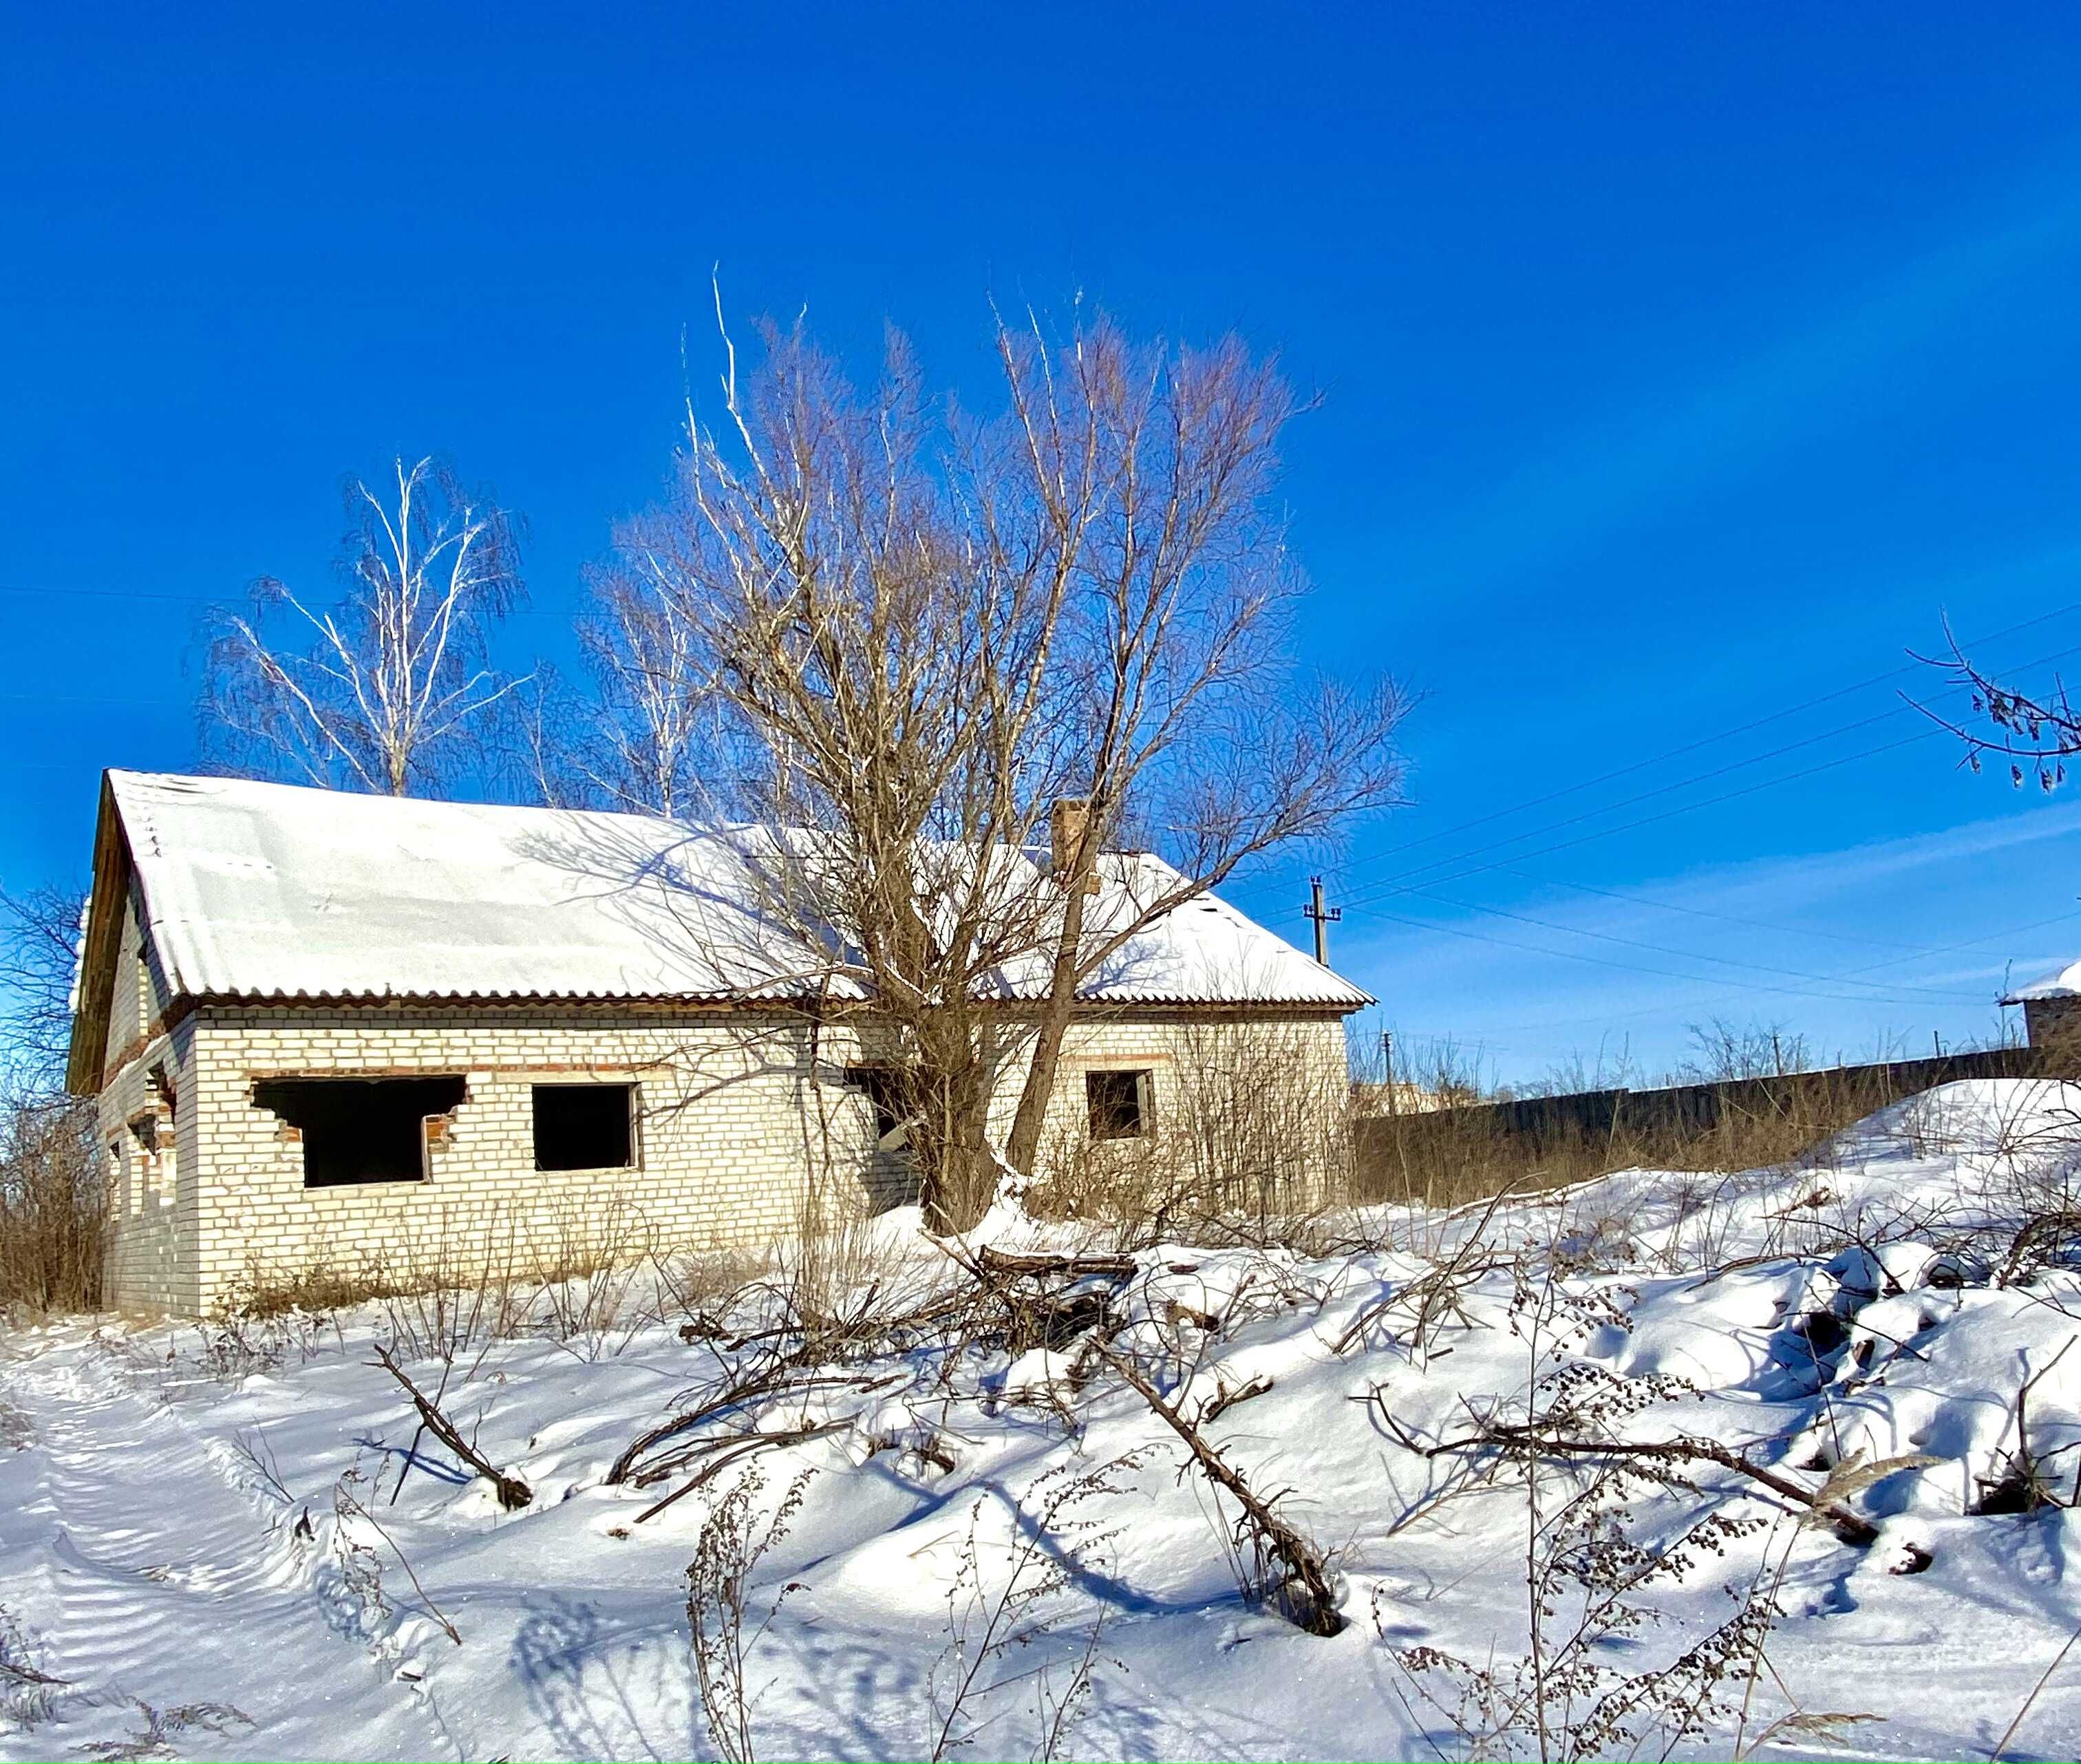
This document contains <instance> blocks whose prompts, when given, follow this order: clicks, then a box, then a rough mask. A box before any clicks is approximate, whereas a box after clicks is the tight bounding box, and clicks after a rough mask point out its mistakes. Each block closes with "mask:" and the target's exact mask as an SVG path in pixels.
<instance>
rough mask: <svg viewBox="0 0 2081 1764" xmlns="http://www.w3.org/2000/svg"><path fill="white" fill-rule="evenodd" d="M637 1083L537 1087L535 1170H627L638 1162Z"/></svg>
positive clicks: (543, 1085) (538, 1085) (542, 1085)
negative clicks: (636, 1143)
mask: <svg viewBox="0 0 2081 1764" xmlns="http://www.w3.org/2000/svg"><path fill="white" fill-rule="evenodd" d="M635 1089H636V1087H635V1086H634V1085H633V1084H537V1085H536V1086H535V1168H536V1169H538V1170H625V1169H627V1168H629V1166H630V1165H631V1164H633V1163H634V1162H635V1161H636V1160H635V1158H634V1156H633V1151H634V1147H635V1135H634V1132H633V1126H632V1121H633V1108H632V1105H633V1102H634V1101H635Z"/></svg>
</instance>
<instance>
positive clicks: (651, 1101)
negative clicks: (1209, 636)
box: [102, 955, 1343, 1315]
mask: <svg viewBox="0 0 2081 1764" xmlns="http://www.w3.org/2000/svg"><path fill="white" fill-rule="evenodd" d="M135 967H136V962H135V958H134V955H133V956H132V961H131V963H130V969H131V970H132V971H134V970H135ZM1297 1033H1298V1034H1299V1035H1300V1036H1301V1037H1302V1038H1303V1039H1304V1041H1305V1046H1306V1047H1307V1048H1308V1049H1309V1050H1310V1058H1311V1059H1319V1061H1320V1062H1321V1063H1322V1066H1323V1068H1324V1070H1325V1071H1328V1070H1330V1069H1331V1067H1334V1069H1335V1071H1336V1072H1337V1073H1338V1074H1339V1075H1340V1074H1341V1071H1342V1069H1343V1025H1342V1024H1341V1022H1339V1021H1336V1020H1335V1019H1317V1020H1313V1021H1306V1022H1304V1023H1301V1024H1300V1025H1297ZM1190 1041H1191V1037H1190V1035H1189V1034H1186V1033H1184V1032H1181V1030H1180V1029H1179V1025H1178V1023H1177V1021H1175V1018H1174V1019H1170V1020H1165V1019H1162V1018H1158V1017H1154V1016H1146V1017H1142V1018H1141V1019H1138V1020H1137V1019H1135V1018H1133V1017H1119V1018H1116V1019H1113V1020H1110V1021H1102V1022H1092V1023H1087V1024H1080V1025H1078V1026H1077V1027H1076V1028H1075V1029H1073V1031H1072V1033H1071V1038H1070V1042H1069V1045H1068V1046H1067V1047H1066V1057H1065V1059H1064V1062H1063V1067H1062V1073H1061V1075H1060V1077H1059V1080H1058V1081H1057V1085H1056V1088H1055V1092H1054V1096H1053V1101H1052V1102H1051V1106H1050V1112H1049V1132H1050V1133H1051V1134H1053V1135H1060V1134H1070V1135H1078V1134H1081V1133H1082V1132H1083V1122H1084V1118H1085V1094H1084V1083H1083V1074H1084V1072H1085V1071H1086V1070H1087V1069H1088V1067H1091V1066H1092V1065H1094V1064H1112V1065H1143V1064H1146V1065H1148V1066H1149V1067H1151V1068H1152V1069H1153V1070H1154V1071H1156V1072H1157V1073H1158V1080H1157V1125H1158V1128H1159V1130H1160V1129H1161V1127H1162V1124H1163V1122H1164V1119H1165V1116H1166V1112H1167V1102H1166V1097H1167V1095H1169V1096H1175V1073H1176V1069H1177V1064H1178V1061H1179V1059H1180V1057H1181V1055H1182V1054H1183V1053H1185V1052H1187V1051H1188V1043H1189V1042H1190ZM114 1042H115V1036H114V1034H113V1033H112V1032H111V1044H113V1043H114ZM848 1051H849V1050H848V1047H847V1045H846V1044H845V1043H844V1042H843V1040H842V1039H838V1038H833V1037H832V1036H831V1035H830V1033H829V1032H828V1031H826V1035H825V1038H824V1040H823V1042H822V1045H821V1047H820V1049H819V1054H818V1059H817V1061H816V1062H815V1066H814V1073H813V1071H812V1061H811V1059H810V1056H809V1043H808V1031H807V1029H806V1027H805V1025H803V1024H802V1023H801V1021H799V1020H795V1019H786V1018H776V1019H771V1020H765V1021H758V1020H754V1019H751V1018H750V1017H747V1016H746V1014H745V1013H688V1012H671V1011H646V1010H643V1009H640V1008H627V1009H620V1010H616V1011H613V1012H611V1013H610V1012H604V1011H601V1010H598V1009H586V1008H576V1007H572V1008H557V1007H552V1006H548V1005H539V1004H538V1005H529V1006H525V1007H515V1008H479V1007H472V1008H453V1009H441V1008H435V1007H430V1006H399V1007H397V1008H385V1009H376V1008H326V1007H319V1006H296V1007H291V1006H282V1007H273V1008H229V1007H205V1008H202V1009H200V1010H198V1011H196V1012H195V1013H193V1014H192V1015H191V1016H189V1017H187V1018H186V1019H184V1020H183V1021H182V1022H181V1023H180V1025H179V1027H178V1028H177V1029H176V1030H175V1031H174V1034H173V1035H172V1036H170V1037H162V1038H160V1039H159V1040H158V1041H156V1042H153V1043H151V1044H150V1045H149V1046H147V1047H146V1049H145V1051H144V1053H143V1054H142V1055H141V1056H140V1057H137V1058H135V1059H132V1060H130V1061H128V1062H127V1063H125V1064H124V1066H123V1067H122V1069H121V1071H120V1072H119V1073H118V1074H117V1076H116V1078H115V1079H114V1080H113V1081H112V1082H111V1084H110V1085H109V1088H108V1089H107V1091H106V1092H105V1093H104V1094H103V1098H102V1116H103V1145H104V1147H107V1146H108V1145H110V1144H111V1143H115V1142H119V1141H121V1140H123V1138H124V1135H127V1134H128V1126H127V1125H126V1123H127V1122H128V1120H129V1118H131V1116H132V1114H135V1113H136V1112H137V1110H139V1109H142V1108H145V1107H148V1106H149V1098H150V1094H151V1093H150V1090H149V1084H148V1082H147V1078H146V1074H147V1071H149V1067H150V1066H151V1065H152V1063H153V1061H154V1060H162V1061H164V1062H166V1064H167V1067H168V1070H169V1072H170V1076H172V1078H173V1079H174V1083H175V1085H176V1088H177V1103H176V1106H175V1108H174V1122H173V1139H174V1145H173V1147H172V1148H171V1149H170V1151H167V1152H165V1153H162V1155H161V1156H160V1158H159V1159H158V1160H147V1159H143V1158H141V1157H137V1156H132V1154H133V1153H134V1151H135V1147H134V1146H132V1147H127V1148H126V1150H125V1151H124V1152H122V1153H121V1154H120V1156H124V1157H125V1158H126V1159H128V1161H129V1162H130V1164H132V1166H134V1167H133V1168H129V1169H127V1170H120V1171H119V1180H118V1183H117V1194H118V1200H117V1218H116V1232H115V1236H114V1242H113V1247H112V1248H111V1258H110V1264H109V1274H110V1282H111V1302H112V1303H116V1304H117V1305H120V1306H121V1307H125V1308H139V1309H167V1310H171V1311H177V1312H182V1313H186V1314H191V1315H192V1314H195V1313H199V1312H202V1311H207V1310H208V1309H209V1308H210V1307H212V1306H213V1305H216V1304H217V1303H221V1302H223V1301H225V1299H228V1298H230V1297H233V1296H234V1295H236V1294H237V1293H238V1291H239V1290H241V1289H242V1287H243V1286H246V1284H247V1283H249V1282H251V1281H253V1280H254V1278H256V1277H257V1278H262V1279H268V1278H280V1277H283V1276H287V1275H290V1274H294V1273H296V1272H297V1271H299V1270H301V1269H308V1268H309V1267H311V1266H313V1265H331V1266H333V1267H334V1268H338V1269H355V1268H359V1267H361V1266H364V1265H368V1264H369V1263H371V1262H373V1263H377V1264H380V1265H381V1266H382V1267H383V1268H385V1269H386V1270H388V1271H389V1272H390V1273H391V1274H393V1277H394V1278H403V1279H410V1278H423V1277H426V1276H428V1275H432V1274H445V1273H452V1274H457V1275H458V1276H462V1275H464V1274H466V1273H467V1272H468V1270H469V1269H472V1268H473V1267H475V1266H476V1265H480V1264H481V1262H483V1261H486V1260H487V1259H488V1260H490V1261H492V1262H493V1263H494V1264H503V1265H511V1266H512V1267H514V1268H515V1271H516V1272H521V1273H526V1272H529V1271H533V1270H539V1269H543V1268H546V1267H549V1266H553V1265H557V1263H558V1262H559V1261H569V1260H572V1259H578V1258H583V1257H590V1256H599V1255H604V1254H619V1255H626V1254H628V1253H629V1252H632V1251H636V1250H640V1249H641V1248H657V1249H659V1250H671V1249H678V1248H713V1247H721V1246H725V1245H737V1246H743V1247H763V1245H764V1244H768V1243H770V1242H771V1241H773V1240H775V1239H776V1238H778V1237H782V1236H787V1235H789V1234H791V1233H792V1232H793V1231H795V1230H797V1228H798V1226H799V1223H800V1222H801V1219H802V1217H803V1214H804V1206H805V1201H806V1200H807V1199H808V1198H809V1196H810V1194H811V1192H812V1186H813V1185H814V1189H815V1192H816V1193H817V1194H818V1196H819V1197H821V1198H822V1200H823V1201H825V1202H827V1203H828V1204H829V1205H830V1206H834V1207H837V1208H845V1209H852V1210H866V1211H872V1210H880V1209H881V1208H883V1207H885V1206H891V1205H897V1204H902V1203H903V1202H908V1201H910V1200H911V1199H914V1195H912V1194H910V1193H908V1192H906V1189H905V1188H904V1187H903V1185H902V1170H903V1165H902V1160H898V1159H892V1158H889V1157H886V1156H881V1157H877V1156H874V1155H873V1154H872V1145H871V1142H872V1133H873V1128H872V1109H871V1106H870V1105H869V1104H868V1101H867V1099H866V1098H865V1097H862V1096H860V1095H857V1094H856V1093H851V1092H848V1091H846V1090H844V1089H843V1088H841V1087H840V1084H839V1079H840V1076H841V1074H842V1071H843V1067H844V1066H845V1064H846V1063H847V1055H848ZM1024 1063H1025V1059H1024V1053H1023V1052H1022V1053H1020V1054H1019V1055H1018V1056H1017V1057H1016V1058H1015V1059H1013V1060H1011V1061H1010V1062H1008V1063H1007V1069H1006V1073H1005V1076H1004V1080H1003V1082H1002V1083H1001V1084H1000V1085H999V1087H998V1108H997V1109H996V1110H995V1112H994V1122H995V1125H996V1126H997V1129H998V1131H999V1132H1000V1133H1001V1132H1002V1131H1003V1129H1004V1128H1005V1127H1006V1126H1008V1125H1009V1121H1010V1115H1011V1109H1012V1107H1013V1106H1014V1105H1015V1101H1016V1097H1017V1085H1016V1082H1015V1080H1016V1077H1017V1076H1018V1075H1019V1074H1020V1073H1021V1072H1023V1070H1024ZM1167 1072H1168V1073H1170V1074H1171V1075H1172V1076H1171V1078H1170V1079H1167V1078H1166V1076H1164V1075H1165V1074H1166V1073H1167ZM434 1073H453V1074H457V1075H460V1076H462V1077H464V1079H465V1081H466V1084H467V1087H468V1088H467V1093H466V1095H465V1100H464V1101H463V1103H462V1104H461V1105H460V1107H459V1108H458V1109H456V1113H455V1114H454V1117H453V1119H452V1125H451V1126H449V1127H448V1130H447V1131H446V1132H445V1134H444V1135H442V1136H441V1137H440V1138H439V1140H438V1141H437V1142H436V1143H435V1145H434V1146H433V1147H432V1148H431V1151H430V1152H429V1155H428V1162H429V1164H430V1169H431V1174H430V1178H429V1180H427V1181H420V1182H389V1183H376V1184H367V1185H354V1186H346V1187H335V1188H318V1189H308V1188H306V1187H305V1185H304V1181H303V1153H302V1147H301V1143H299V1142H298V1140H297V1139H296V1137H295V1136H294V1135H290V1134H288V1133H285V1132H284V1124H283V1123H282V1122H280V1121H279V1120H278V1119H277V1118H275V1116H274V1115H273V1114H270V1113H269V1112H268V1111H267V1110H265V1109H260V1108H258V1107H256V1106H254V1102H253V1087H254V1083H255V1081H256V1080H261V1079H265V1078H270V1077H292V1076H323V1075H327V1074H332V1075H341V1076H344V1075H350V1074H362V1075H369V1076H374V1075H378V1074H398V1075H402V1074H434ZM588 1076H590V1077H595V1078H599V1079H602V1080H615V1081H626V1082H630V1083H633V1084H636V1085H637V1094H638V1099H639V1120H638V1130H637V1168H633V1169H629V1170H616V1171H599V1172H586V1171H578V1172H539V1171H537V1170H536V1169H535V1168H533V1162H534V1154H533V1139H532V1097H531V1094H530V1090H531V1086H532V1084H535V1083H536V1082H544V1081H549V1082H554V1081H570V1080H573V1079H574V1078H584V1077H588ZM815 1080H821V1082H818V1081H815ZM1339 1081H1340V1080H1339Z"/></svg>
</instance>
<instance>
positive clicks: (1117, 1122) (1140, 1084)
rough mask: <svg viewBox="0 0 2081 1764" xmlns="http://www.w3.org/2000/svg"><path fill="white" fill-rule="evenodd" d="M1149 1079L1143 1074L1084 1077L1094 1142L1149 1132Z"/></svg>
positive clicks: (1104, 1073) (1094, 1073)
mask: <svg viewBox="0 0 2081 1764" xmlns="http://www.w3.org/2000/svg"><path fill="white" fill-rule="evenodd" d="M1084 1102H1085V1105H1086V1106H1087V1108H1088V1109H1090V1111H1091V1137H1092V1138H1093V1139H1140V1138H1141V1135H1143V1134H1145V1133H1146V1132H1147V1131H1148V1130H1149V1116H1150V1074H1149V1073H1148V1072H1147V1071H1087V1072H1086V1073H1085V1074H1084Z"/></svg>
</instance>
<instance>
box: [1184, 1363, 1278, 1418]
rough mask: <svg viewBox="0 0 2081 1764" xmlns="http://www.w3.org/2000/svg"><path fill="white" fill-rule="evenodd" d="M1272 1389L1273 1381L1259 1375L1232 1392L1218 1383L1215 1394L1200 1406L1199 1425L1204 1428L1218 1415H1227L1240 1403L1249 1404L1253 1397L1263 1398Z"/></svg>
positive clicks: (1261, 1374)
mask: <svg viewBox="0 0 2081 1764" xmlns="http://www.w3.org/2000/svg"><path fill="white" fill-rule="evenodd" d="M1271 1388H1272V1380H1271V1379H1268V1378H1267V1377H1266V1376H1265V1375H1263V1373H1259V1375H1257V1376H1256V1377H1255V1378H1254V1379H1251V1381H1250V1382H1249V1383H1247V1384H1242V1385H1238V1387H1236V1388H1235V1389H1234V1390H1230V1388H1229V1387H1227V1386H1226V1385H1225V1384H1221V1383H1217V1384H1216V1385H1215V1387H1214V1394H1213V1396H1210V1397H1209V1398H1208V1399H1207V1400H1206V1401H1205V1402H1204V1403H1203V1404H1200V1419H1199V1421H1198V1423H1197V1425H1200V1426H1201V1427H1204V1426H1205V1425H1207V1424H1208V1423H1209V1421H1213V1419H1214V1418H1215V1417H1217V1416H1218V1415H1225V1414H1226V1413H1227V1412H1229V1411H1230V1409H1232V1408H1234V1407H1235V1406H1236V1404H1238V1403H1247V1402H1248V1401H1249V1400H1251V1398H1252V1397H1253V1396H1263V1395H1264V1393H1265V1392H1266V1391H1268V1390H1270V1389H1271Z"/></svg>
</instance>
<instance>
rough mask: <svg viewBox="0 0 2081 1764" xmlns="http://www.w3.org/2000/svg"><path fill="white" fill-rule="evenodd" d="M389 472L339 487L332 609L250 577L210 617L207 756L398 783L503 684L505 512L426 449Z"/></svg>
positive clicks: (421, 770) (471, 727) (436, 780)
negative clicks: (340, 523)
mask: <svg viewBox="0 0 2081 1764" xmlns="http://www.w3.org/2000/svg"><path fill="white" fill-rule="evenodd" d="M394 470H395V474H396V484H395V486H394V488H393V487H391V486H385V489H384V491H383V494H381V495H378V493H377V492H376V490H373V489H372V488H371V487H370V486H368V484H367V483H366V482H362V481H359V480H355V481H354V482H351V483H350V484H349V485H348V486H347V516H348V521H349V527H348V531H347V537H346V538H345V540H344V541H343V543H342V546H341V553H340V559H339V563H338V572H339V575H340V578H341V594H340V598H339V601H338V604H337V605H336V606H334V607H333V608H321V607H317V606H316V605H314V604H310V603H308V602H306V601H305V600H302V599H300V598H299V597H298V596H296V595H295V594H292V592H290V591H289V589H288V587H286V586H284V584H283V583H281V582H280V581H278V580H276V579H274V578H273V577H263V578H262V579H260V580H259V581H258V582H256V583H254V586H253V593H252V603H251V605H250V608H248V609H247V610H246V611H245V612H243V613H239V612H233V611H230V610H229V609H226V610H224V611H221V612H220V613H217V615H216V616H215V617H214V618H213V620H212V627H213V628H212V637H211V641H210V645H209V651H208V678H207V680H205V683H204V689H203V697H202V703H201V706H200V717H201V722H202V734H203V741H204V748H205V751H208V752H210V753H211V754H212V756H213V757H215V758H216V759H217V760H218V761H219V762H220V763H221V764H227V765H229V766H231V767H233V768H236V769H242V770H243V769H259V770H263V771H278V770H280V771H287V772H288V773H292V774H294V775H299V776H301V777H303V778H305V779H306V780H308V781H309V782H312V783H314V784H322V785H347V786H348V787H349V788H351V789H360V790H368V791H372V792H376V793H378V794H385V795H390V796H403V795H406V794H409V793H410V792H411V791H413V790H414V789H431V788H435V787H437V786H438V785H439V784H440V783H441V782H442V781H443V780H444V778H447V777H451V776H452V774H453V773H454V771H455V770H456V767H457V765H458V764H460V762H461V760H463V759H465V757H466V756H467V755H468V752H469V749H470V747H472V746H473V744H474V743H477V741H478V739H480V738H481V735H483V734H484V733H485V729H484V724H485V722H486V714H487V713H488V712H490V710H491V709H492V708H493V707H494V705H497V704H498V702H499V701H501V700H502V698H503V697H505V696H506V695H507V693H510V692H511V690H512V689H513V687H514V685H515V684H516V683H515V682H514V681H511V680H507V679H506V678H504V677H503V676H501V675H499V674H498V672H496V671H494V669H493V668H492V667H491V666H490V660H489V656H488V643H489V639H490V634H491V632H492V630H493V629H494V627H495V626H496V625H498V622H499V621H501V620H502V619H503V618H504V617H506V616H507V613H510V612H511V611H512V609H513V608H514V607H515V604H517V603H518V602H519V600H520V598H521V596H522V592H523V591H522V588H521V583H520V574H519V537H518V533H517V531H516V524H515V521H514V520H513V519H512V517H511V516H509V515H507V513H506V512H504V511H503V510H502V509H501V508H499V507H498V506H497V504H496V503H494V502H493V501H492V500H491V499H490V497H489V496H488V495H481V494H473V493H470V492H467V491H465V490H464V489H463V488H462V486H460V484H459V483H458V482H457V481H456V478H455V476H454V474H452V472H451V471H449V470H448V469H447V468H446V467H444V466H443V465H439V464H438V463H437V462H436V461H434V460H431V459H422V460H421V461H418V463H417V464H416V465H410V466H408V465H406V463H405V461H403V460H402V459H399V460H397V461H395V462H394ZM276 625H286V627H287V629H286V631H285V632H284V634H282V635H281V636H280V637H277V636H276V635H275V626H276Z"/></svg>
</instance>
